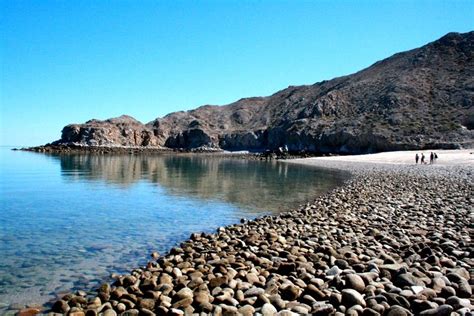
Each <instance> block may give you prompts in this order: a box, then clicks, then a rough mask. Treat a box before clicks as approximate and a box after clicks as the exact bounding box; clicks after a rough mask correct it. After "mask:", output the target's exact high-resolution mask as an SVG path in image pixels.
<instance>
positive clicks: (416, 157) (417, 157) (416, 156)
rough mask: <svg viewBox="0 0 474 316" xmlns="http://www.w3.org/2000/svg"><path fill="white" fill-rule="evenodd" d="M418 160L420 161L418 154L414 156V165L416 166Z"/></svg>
mask: <svg viewBox="0 0 474 316" xmlns="http://www.w3.org/2000/svg"><path fill="white" fill-rule="evenodd" d="M418 160H420V156H418V154H416V155H415V163H416V164H418Z"/></svg>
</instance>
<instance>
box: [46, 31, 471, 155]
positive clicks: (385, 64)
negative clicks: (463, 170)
mask: <svg viewBox="0 0 474 316" xmlns="http://www.w3.org/2000/svg"><path fill="white" fill-rule="evenodd" d="M473 57H474V32H469V33H464V34H460V33H449V34H447V35H445V36H443V37H442V38H440V39H439V40H437V41H435V42H432V43H429V44H427V45H425V46H423V47H420V48H417V49H414V50H411V51H407V52H403V53H398V54H395V55H393V56H391V57H389V58H387V59H384V60H382V61H379V62H377V63H375V64H374V65H372V66H370V67H368V68H366V69H364V70H362V71H360V72H357V73H355V74H352V75H349V76H345V77H340V78H335V79H332V80H329V81H323V82H319V83H316V84H314V85H308V86H295V87H288V88H287V89H284V90H281V91H279V92H277V93H275V94H273V95H271V96H268V97H256V98H246V99H241V100H239V101H237V102H234V103H232V104H229V105H225V106H209V105H207V106H202V107H199V108H197V109H195V110H192V111H187V112H175V113H171V114H169V115H167V116H165V117H163V118H157V119H156V120H154V121H152V122H150V123H148V124H141V123H140V122H138V121H136V120H134V119H133V118H131V117H128V116H122V117H120V118H116V119H110V120H106V121H98V120H91V121H88V122H86V123H85V124H72V125H68V126H66V127H65V128H64V129H63V132H62V137H61V139H60V140H59V141H57V142H55V143H56V144H58V143H61V144H72V143H75V144H77V143H79V144H83V145H112V146H114V145H120V146H166V147H171V148H197V147H202V146H206V147H216V148H217V147H218V148H222V149H227V150H241V149H247V150H262V149H275V148H278V147H280V146H283V145H287V146H288V147H289V149H290V150H294V151H301V150H306V151H313V152H339V153H343V152H345V153H363V152H375V151H386V150H401V149H419V148H427V147H432V148H457V147H460V146H463V147H472V146H473V145H474V132H473V128H474V108H473V106H474V58H473Z"/></svg>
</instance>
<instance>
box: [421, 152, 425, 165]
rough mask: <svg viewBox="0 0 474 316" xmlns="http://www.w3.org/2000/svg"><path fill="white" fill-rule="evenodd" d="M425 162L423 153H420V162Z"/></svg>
mask: <svg viewBox="0 0 474 316" xmlns="http://www.w3.org/2000/svg"><path fill="white" fill-rule="evenodd" d="M424 163H425V154H421V164H424Z"/></svg>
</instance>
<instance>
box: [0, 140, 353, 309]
mask: <svg viewBox="0 0 474 316" xmlns="http://www.w3.org/2000/svg"><path fill="white" fill-rule="evenodd" d="M346 178H347V174H345V173H339V172H335V171H328V170H322V169H315V168H310V167H305V166H299V165H293V164H286V163H282V162H276V161H272V162H259V161H248V160H242V159H230V158H216V157H209V156H185V155H181V156H176V155H174V156H173V155H117V156H113V155H112V156H108V155H105V156H101V155H45V154H37V153H30V152H18V151H16V152H15V151H11V150H9V149H8V148H0V312H4V311H5V310H6V309H7V307H8V306H10V305H11V304H15V303H17V304H20V305H25V304H45V303H47V302H48V301H51V300H54V299H56V298H57V296H56V295H58V294H59V295H60V294H62V293H64V292H68V291H71V290H75V289H92V288H94V286H97V285H98V284H99V283H100V282H101V281H102V280H104V279H106V278H107V277H108V276H109V275H110V274H111V273H112V272H118V273H125V272H128V271H130V270H131V269H132V268H133V267H136V266H138V265H144V264H145V263H146V262H147V260H148V255H149V253H151V252H152V251H159V252H160V253H163V252H166V251H167V250H169V249H170V248H171V247H172V246H173V245H176V244H177V243H179V242H181V241H182V240H184V239H186V238H187V237H189V235H190V234H191V233H192V232H196V231H206V232H211V231H214V230H215V229H216V228H217V227H219V226H222V225H228V224H232V223H236V222H238V221H239V220H240V218H242V217H245V218H255V217H257V216H261V215H264V214H271V213H278V212H280V211H282V210H288V209H290V208H294V207H296V206H297V205H298V204H299V203H301V202H304V201H307V200H310V199H312V198H314V197H316V196H317V195H319V194H321V193H323V192H326V191H328V190H330V189H331V188H334V187H335V186H337V185H340V184H341V183H342V182H343V181H344V180H345V179H346ZM16 307H19V306H16Z"/></svg>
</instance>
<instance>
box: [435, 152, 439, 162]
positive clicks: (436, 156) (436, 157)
mask: <svg viewBox="0 0 474 316" xmlns="http://www.w3.org/2000/svg"><path fill="white" fill-rule="evenodd" d="M434 159H435V161H436V160H438V155H437V154H436V153H434Z"/></svg>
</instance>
